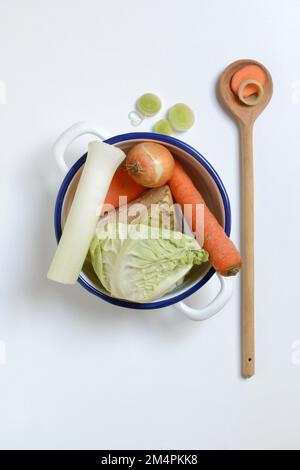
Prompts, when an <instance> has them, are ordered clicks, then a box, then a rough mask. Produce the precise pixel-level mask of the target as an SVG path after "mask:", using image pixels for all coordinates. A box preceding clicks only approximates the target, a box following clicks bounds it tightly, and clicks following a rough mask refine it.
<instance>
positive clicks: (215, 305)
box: [174, 273, 233, 321]
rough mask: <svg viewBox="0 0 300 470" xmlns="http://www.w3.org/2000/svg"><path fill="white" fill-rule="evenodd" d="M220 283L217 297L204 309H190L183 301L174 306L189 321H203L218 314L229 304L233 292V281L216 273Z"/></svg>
mask: <svg viewBox="0 0 300 470" xmlns="http://www.w3.org/2000/svg"><path fill="white" fill-rule="evenodd" d="M217 276H218V278H219V280H220V283H221V289H220V291H219V293H218V295H217V297H216V298H215V299H214V300H212V302H210V303H209V304H208V305H207V306H206V307H203V308H199V309H197V308H192V307H189V306H188V305H186V304H185V303H184V302H183V301H181V302H178V303H177V304H175V305H174V306H175V307H176V308H177V309H178V310H180V311H181V312H182V313H184V314H185V315H186V316H187V317H188V318H190V320H196V321H203V320H207V319H208V318H210V317H212V316H213V315H215V314H216V313H218V312H219V311H220V310H221V309H222V308H223V307H224V306H225V305H226V304H227V302H229V300H230V298H231V296H232V292H233V279H232V278H231V277H223V276H221V275H220V274H218V273H217Z"/></svg>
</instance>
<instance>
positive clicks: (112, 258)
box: [90, 223, 208, 303]
mask: <svg viewBox="0 0 300 470" xmlns="http://www.w3.org/2000/svg"><path fill="white" fill-rule="evenodd" d="M90 258H91V261H92V265H93V268H94V270H95V272H96V274H97V276H98V277H99V280H100V282H101V283H102V285H103V286H104V288H105V289H106V290H107V291H108V292H109V293H110V294H111V296H112V297H116V298H120V299H125V300H128V301H132V302H140V303H143V302H148V301H152V300H155V299H158V298H159V297H161V296H163V295H164V294H166V293H168V292H170V291H172V290H173V289H174V288H175V287H176V286H177V285H178V284H179V283H181V281H182V279H183V278H184V276H185V275H186V274H187V273H188V272H189V271H190V269H191V268H192V266H193V265H194V264H201V263H203V262H206V261H207V260H208V254H207V252H206V251H205V250H204V249H202V248H201V247H200V245H199V243H198V242H197V241H196V240H195V239H194V238H193V237H190V236H188V235H184V234H182V233H181V232H173V231H171V230H166V229H160V228H157V227H155V228H154V227H150V226H148V225H142V224H138V225H127V224H114V223H113V224H108V225H107V226H106V227H105V229H104V228H102V229H100V230H97V233H96V236H95V237H94V239H93V241H92V243H91V246H90Z"/></svg>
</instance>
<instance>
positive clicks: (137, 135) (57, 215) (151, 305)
mask: <svg viewBox="0 0 300 470" xmlns="http://www.w3.org/2000/svg"><path fill="white" fill-rule="evenodd" d="M134 139H139V140H140V139H142V140H147V139H150V140H156V141H160V142H164V143H167V144H171V145H174V146H176V147H178V148H180V149H181V150H184V151H185V152H187V153H188V154H189V155H191V156H192V157H194V158H195V159H196V160H197V161H198V162H199V163H200V164H201V165H202V166H203V167H204V168H205V169H206V170H207V171H208V173H209V174H210V175H211V177H212V178H213V180H214V182H215V183H216V185H217V187H218V189H219V191H220V194H221V197H222V200H223V204H224V212H225V227H224V229H225V232H226V234H227V235H228V236H229V235H230V230H231V209H230V202H229V198H228V194H227V192H226V189H225V187H224V185H223V183H222V180H221V178H220V177H219V175H218V173H217V172H216V170H215V169H214V168H213V167H212V165H211V164H210V163H209V162H208V161H207V160H206V158H204V157H203V155H201V153H199V152H198V151H197V150H195V149H194V148H193V147H191V146H190V145H188V144H186V143H185V142H182V141H181V140H179V139H176V138H175V137H170V136H166V135H162V134H155V133H153V132H131V133H127V134H120V135H117V136H114V137H111V138H109V139H106V140H105V141H104V142H106V143H107V144H110V145H114V144H118V143H120V142H125V141H127V140H134ZM86 157H87V154H85V155H83V156H82V157H81V158H79V159H78V160H77V161H76V162H75V163H74V165H73V166H72V167H71V168H70V170H69V171H68V173H67V174H66V176H65V178H64V180H63V182H62V184H61V187H60V189H59V192H58V195H57V199H56V205H55V212H54V227H55V235H56V240H57V242H58V241H59V239H60V237H61V234H62V227H61V214H62V208H63V202H64V198H65V195H66V192H67V190H68V187H69V184H70V183H71V181H72V179H73V177H74V175H75V174H76V173H77V171H78V170H79V168H80V167H81V166H82V165H83V164H84V162H85V160H86ZM214 273H215V270H214V268H212V267H211V268H210V269H209V271H208V272H207V273H206V274H205V276H204V277H203V278H202V279H200V280H199V281H198V282H197V283H196V284H194V285H193V286H192V287H190V288H189V289H187V290H186V291H184V292H182V293H180V294H178V295H175V296H174V297H171V298H169V299H164V300H157V301H155V302H148V303H142V304H139V303H134V302H128V301H126V300H120V299H114V298H113V297H110V296H109V295H108V294H105V293H104V292H101V291H99V290H98V289H96V288H95V287H94V286H92V285H91V284H90V283H89V282H88V281H87V280H86V279H85V278H84V277H83V276H82V275H80V276H79V278H78V282H79V284H80V285H81V286H82V287H84V288H85V289H86V290H87V291H88V292H90V293H91V294H94V295H96V296H97V297H100V298H101V299H103V300H105V301H106V302H109V303H111V304H113V305H117V306H119V307H125V308H134V309H140V310H144V309H147V310H148V309H157V308H163V307H167V306H169V305H173V304H175V303H177V302H180V301H181V300H183V299H185V298H186V297H189V296H190V295H192V294H194V293H195V292H196V291H197V290H199V289H200V288H201V287H202V286H204V284H206V283H207V281H209V279H210V278H211V277H212V276H213V275H214Z"/></svg>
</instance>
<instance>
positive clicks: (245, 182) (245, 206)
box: [239, 123, 255, 377]
mask: <svg viewBox="0 0 300 470" xmlns="http://www.w3.org/2000/svg"><path fill="white" fill-rule="evenodd" d="M239 129H240V142H241V184H242V187H241V194H242V254H243V269H242V352H243V355H242V373H243V376H244V377H251V376H252V375H254V372H255V357H254V194H253V193H254V190H253V137H252V130H253V124H251V123H248V124H240V127H239Z"/></svg>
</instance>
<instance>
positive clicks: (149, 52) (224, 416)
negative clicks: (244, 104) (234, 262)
mask: <svg viewBox="0 0 300 470" xmlns="http://www.w3.org/2000/svg"><path fill="white" fill-rule="evenodd" d="M299 39H300V1H299V0H286V1H279V0H251V1H248V2H240V1H239V0H227V1H221V0H185V1H181V0H163V1H161V0H160V1H158V0H152V1H149V0H126V1H123V0H120V1H116V0H109V1H100V0H98V1H96V0H76V1H71V0H59V1H58V0H55V1H54V0H52V1H50V0H49V1H45V0H43V1H38V0H27V1H26V2H24V1H21V0H19V1H16V0H1V1H0V80H3V81H5V84H6V90H7V96H6V104H1V105H0V148H1V173H0V191H1V204H0V207H1V271H0V289H1V303H0V340H1V341H2V343H1V348H0V350H1V351H2V352H1V354H2V360H0V447H1V448H6V449H7V448H22V449H23V448H26V449H27V448H36V449H37V448H57V449H63V448H65V449H74V448H98V449H107V448H110V449H115V448H121V449H122V448H123V449H127V448H130V449H136V448H148V449H151V448H156V449H163V448H169V449H170V448H171V449H176V448H181V449H216V448H220V449H231V448H236V449H241V448H243V449H244V448H252V449H253V448H300V409H299V397H300V354H299V349H300V347H299V343H297V341H299V340H300V311H299V233H298V230H299V170H300V155H299V139H300V137H299V135H300V133H299V129H300V91H299V90H300V82H299V80H300V60H299ZM238 58H254V59H257V60H259V61H261V62H263V63H264V64H265V65H266V66H267V67H268V68H269V70H270V71H271V73H272V75H273V78H274V97H273V99H272V101H271V103H270V105H269V107H268V108H267V109H266V110H265V112H264V113H263V115H262V116H261V117H260V118H259V120H258V121H257V124H256V127H255V200H256V206H255V211H256V215H255V217H256V228H255V235H256V241H255V249H256V300H255V305H256V359H257V367H256V376H255V377H254V378H252V379H250V380H244V379H242V378H241V376H240V308H239V300H240V299H239V281H238V280H237V282H236V286H235V292H234V296H233V298H232V300H231V302H230V304H229V305H228V306H227V307H226V308H225V309H224V310H223V311H222V313H221V314H219V315H217V316H216V317H214V318H213V319H211V320H209V321H207V322H204V323H195V322H191V321H189V320H187V319H185V318H184V317H183V316H182V315H181V314H180V313H179V312H178V311H176V310H175V308H174V307H171V308H168V309H165V310H157V311H148V312H141V311H134V310H125V309H122V310H121V309H119V308H117V307H113V306H110V305H109V304H105V303H104V302H102V301H100V300H99V299H98V298H96V297H93V296H92V295H89V294H88V293H87V292H85V291H84V290H83V289H82V288H81V287H80V286H75V287H74V286H71V287H64V286H60V285H56V284H54V283H51V282H48V281H47V280H46V272H47V269H48V266H49V262H50V260H51V257H52V255H53V252H54V249H55V240H54V232H53V208H54V202H55V196H56V192H57V190H58V187H59V184H60V182H61V175H60V174H59V172H58V170H57V169H56V168H55V165H54V162H53V161H52V158H51V146H52V143H53V142H54V140H55V139H56V138H57V136H58V135H59V134H60V133H61V132H62V131H63V130H64V129H65V128H66V127H68V126H70V125H71V124H72V123H74V122H75V121H78V120H82V119H92V120H94V121H96V122H99V124H100V125H101V126H102V127H104V128H106V129H107V130H108V135H115V134H119V133H122V132H128V131H132V130H133V128H132V127H131V126H130V124H129V122H128V119H127V114H128V112H129V111H130V110H131V109H132V107H133V105H134V101H135V99H136V98H137V97H138V96H139V95H140V94H142V93H143V92H146V91H154V92H157V93H158V94H159V95H160V96H161V97H162V100H163V103H164V110H166V109H167V108H168V106H170V105H172V104H173V103H175V102H178V101H183V102H186V103H188V104H190V105H191V106H192V108H193V109H194V111H195V113H196V116H197V123H196V124H195V126H194V128H193V129H192V130H191V131H190V132H189V133H187V134H185V135H183V136H182V138H183V140H186V141H187V142H188V143H190V144H191V145H193V146H194V147H196V148H197V149H199V150H200V152H201V153H203V154H204V155H205V156H206V157H207V158H208V159H209V161H210V162H211V163H212V164H213V165H214V166H215V168H216V169H217V171H218V172H219V173H220V175H221V177H222V179H223V182H224V184H225V186H226V188H227V190H228V193H229V197H230V200H231V204H232V215H233V229H232V237H233V239H234V241H235V242H236V243H237V244H238V245H239V240H240V236H239V225H240V216H239V199H240V198H239V157H238V140H237V130H236V127H235V125H234V123H233V122H232V120H231V119H230V118H229V117H228V116H227V115H226V114H225V113H224V112H223V110H222V109H221V107H220V105H219V103H218V101H217V99H216V94H215V85H216V80H217V79H218V77H219V75H220V73H221V72H222V70H223V69H224V67H225V66H227V65H228V64H229V63H230V62H232V61H234V60H236V59H238ZM2 88H3V87H2ZM2 98H3V97H2ZM153 122H155V120H147V121H145V122H144V124H143V125H142V126H141V127H140V128H139V130H150V129H151V126H152V124H153ZM85 147H86V140H82V141H80V142H78V143H77V144H76V145H74V146H73V147H72V149H71V150H70V151H69V157H70V158H71V159H72V161H75V160H76V158H78V157H79V156H80V155H81V154H82V153H83V152H84V151H85ZM201 292H202V291H201ZM201 292H199V293H198V294H197V295H196V296H195V297H194V299H193V305H199V304H200V302H203V299H204V298H203V296H202V293H201ZM293 348H294V349H293ZM297 348H298V349H297ZM5 351H6V360H5V357H4V355H5ZM1 364H2V365H1Z"/></svg>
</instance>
